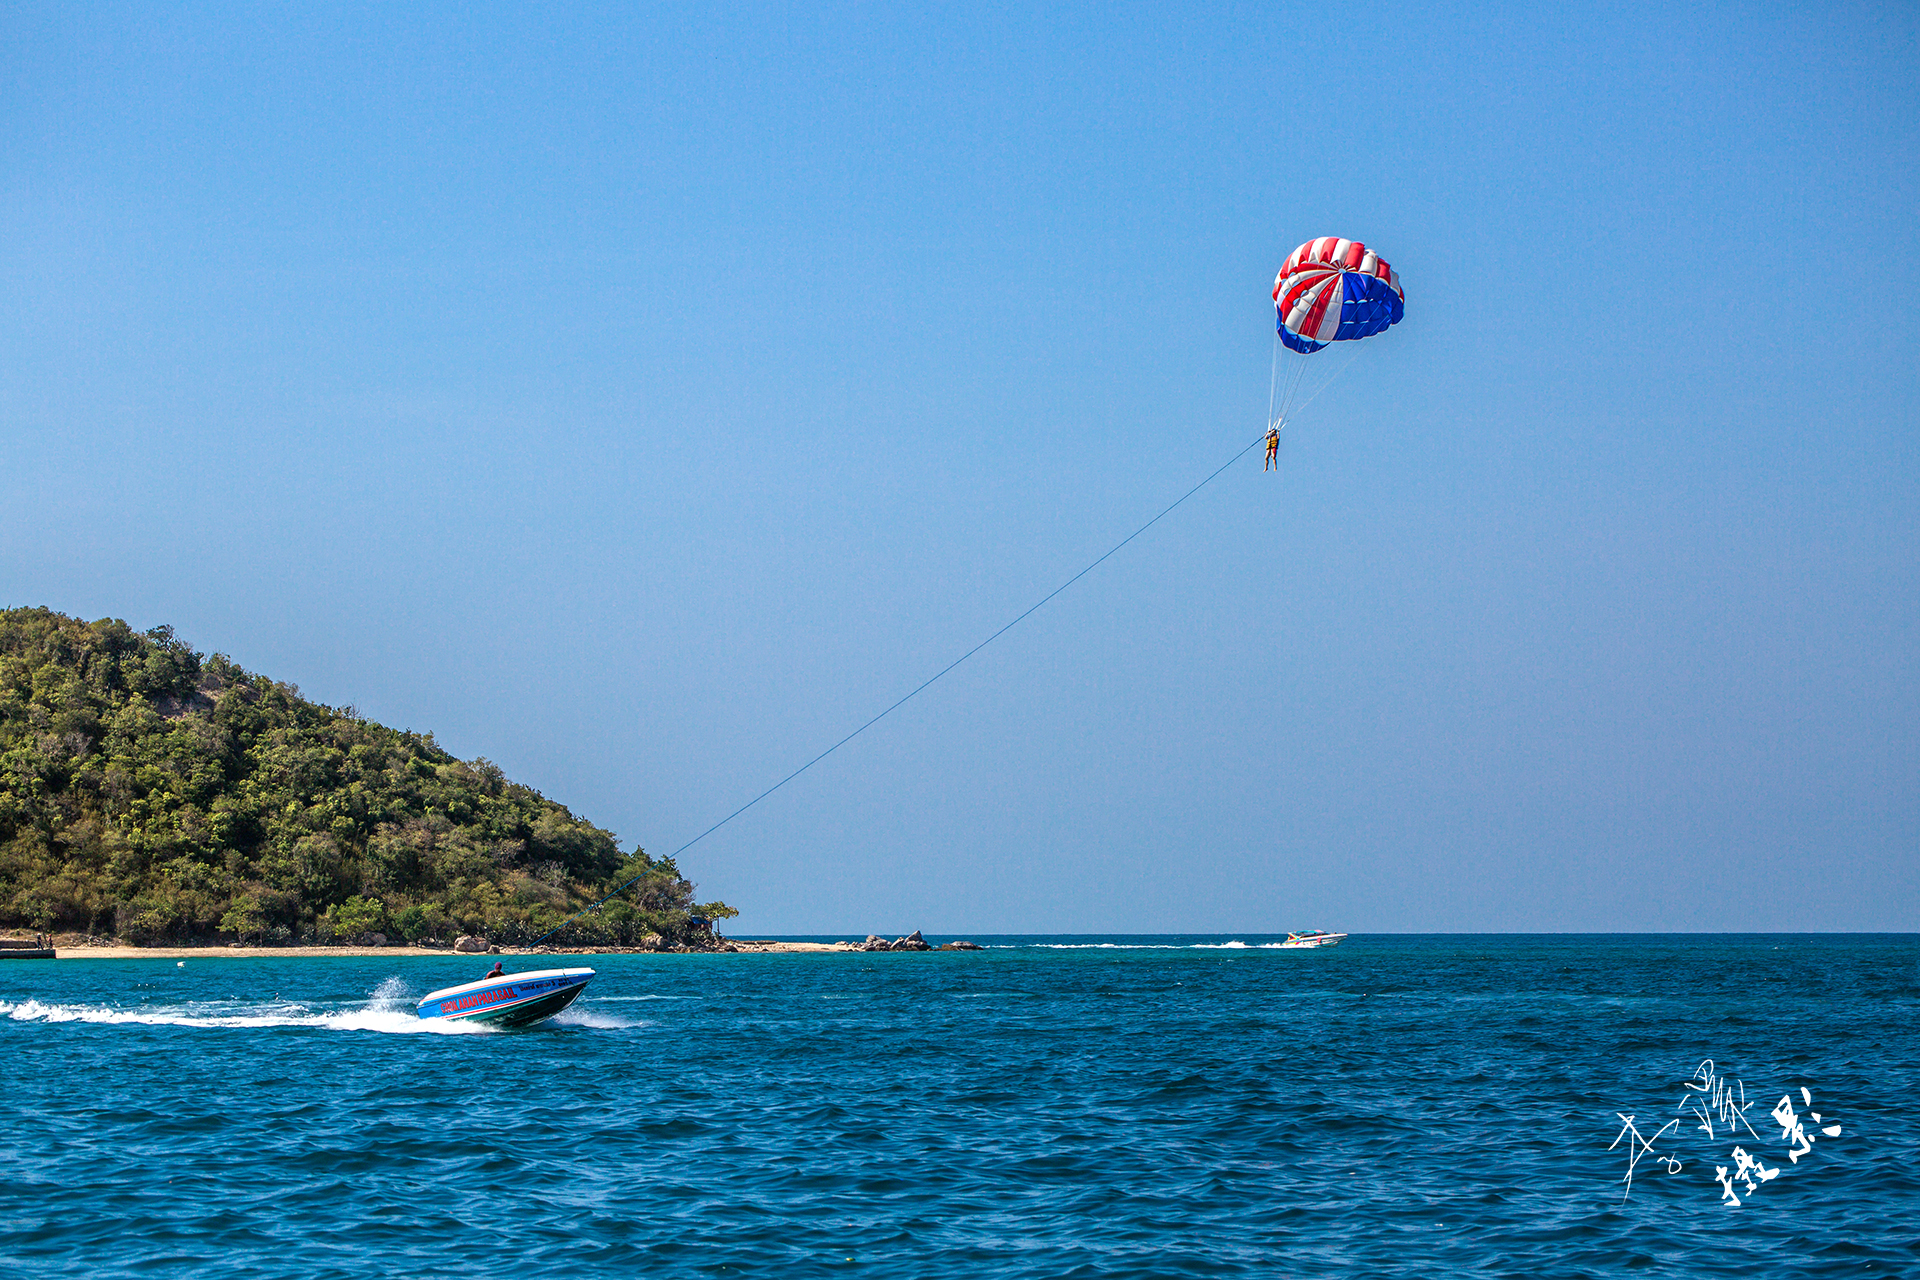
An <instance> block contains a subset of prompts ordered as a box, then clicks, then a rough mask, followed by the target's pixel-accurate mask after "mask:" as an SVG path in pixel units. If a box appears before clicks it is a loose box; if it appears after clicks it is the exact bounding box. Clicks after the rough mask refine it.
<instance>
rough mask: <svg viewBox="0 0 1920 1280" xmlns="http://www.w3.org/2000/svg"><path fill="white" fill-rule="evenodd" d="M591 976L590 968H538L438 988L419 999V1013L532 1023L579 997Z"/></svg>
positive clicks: (507, 1024)
mask: <svg viewBox="0 0 1920 1280" xmlns="http://www.w3.org/2000/svg"><path fill="white" fill-rule="evenodd" d="M592 977H593V970H591V969H536V970H534V971H533V972H531V973H509V974H507V975H505V976H504V977H499V978H482V979H481V980H480V981H478V982H469V983H467V984H465V985H464V986H458V987H448V988H446V989H445V990H443V991H435V992H434V993H433V994H431V995H429V996H427V997H426V998H424V999H423V1000H421V1001H420V1016H421V1017H422V1018H431V1019H435V1020H437V1021H442V1022H484V1023H487V1024H488V1025H489V1026H495V1027H527V1026H532V1025H533V1024H534V1023H536V1022H542V1021H545V1020H546V1019H548V1018H551V1017H552V1016H553V1015H554V1014H556V1013H558V1012H560V1011H561V1010H562V1009H564V1008H566V1007H567V1006H568V1005H570V1004H572V1003H573V1002H574V1001H575V1000H577V999H579V998H580V993H581V992H582V991H585V990H586V989H587V983H588V981H589V980H590V979H591V978H592Z"/></svg>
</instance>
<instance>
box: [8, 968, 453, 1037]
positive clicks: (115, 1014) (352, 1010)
mask: <svg viewBox="0 0 1920 1280" xmlns="http://www.w3.org/2000/svg"><path fill="white" fill-rule="evenodd" d="M406 992H407V985H406V983H404V982H402V981H401V980H400V979H399V978H388V979H387V980H386V981H385V982H382V983H381V984H380V985H379V986H377V987H375V988H374V989H373V991H372V993H371V994H370V995H369V996H368V997H367V1000H366V1002H365V1003H364V1004H360V1005H357V1006H353V1007H349V1008H340V1009H326V1008H315V1007H314V1006H312V1005H307V1004H302V1003H300V1002H298V1001H293V1000H270V1001H265V1002H258V1001H254V1002H249V1001H245V1000H189V1001H186V1002H184V1003H181V1004H149V1005H136V1006H134V1007H132V1008H127V1007H117V1006H114V1005H105V1004H42V1003H41V1002H40V1001H38V1000H35V999H33V998H32V997H29V998H27V999H25V1000H20V1001H8V1000H0V1018H9V1019H11V1020H13V1021H14V1022H42V1023H63V1022H80V1023H93V1024H96V1025H101V1026H141V1027H203V1028H209V1029H216V1030H218V1029H232V1028H252V1027H306V1028H310V1029H314V1030H320V1031H375V1032H382V1033H385V1034H388V1035H475V1034H480V1035H486V1034H490V1032H489V1030H488V1028H487V1027H485V1026H479V1025H474V1024H470V1023H462V1022H439V1021H428V1020H426V1019H424V1018H420V1017H417V1016H415V1014H414V1012H413V1009H412V1007H411V1005H409V1004H408V1003H407V1001H406Z"/></svg>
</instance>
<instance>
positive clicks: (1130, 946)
mask: <svg viewBox="0 0 1920 1280" xmlns="http://www.w3.org/2000/svg"><path fill="white" fill-rule="evenodd" d="M1286 945H1287V944H1286V943H1284V942H1241V941H1239V940H1237V939H1236V940H1234V941H1231V942H1026V943H1014V944H1013V948H1012V949H1018V950H1025V949H1028V948H1032V949H1035V950H1041V951H1273V950H1277V949H1279V948H1283V947H1285V946H1286Z"/></svg>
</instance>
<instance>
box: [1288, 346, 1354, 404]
mask: <svg viewBox="0 0 1920 1280" xmlns="http://www.w3.org/2000/svg"><path fill="white" fill-rule="evenodd" d="M1359 358H1360V344H1359V343H1357V342H1356V343H1354V344H1353V350H1352V351H1350V352H1348V353H1347V358H1346V359H1345V360H1342V361H1341V362H1340V363H1339V364H1337V365H1335V366H1334V369H1333V372H1332V373H1330V374H1328V375H1327V380H1326V381H1325V382H1322V383H1321V384H1320V385H1319V386H1317V387H1315V388H1314V389H1313V394H1312V395H1310V396H1308V397H1307V398H1306V399H1305V400H1302V401H1301V402H1300V403H1299V405H1298V406H1297V407H1296V408H1295V409H1294V410H1293V412H1295V413H1304V412H1305V411H1306V408H1307V406H1308V405H1310V404H1312V403H1313V402H1314V401H1315V400H1318V399H1319V398H1320V393H1321V392H1322V391H1325V390H1326V389H1327V388H1328V387H1330V386H1332V385H1333V384H1334V383H1336V382H1338V381H1340V375H1341V374H1343V373H1345V372H1346V371H1347V366H1348V365H1350V364H1352V363H1353V362H1354V361H1355V360H1358V359H1359Z"/></svg>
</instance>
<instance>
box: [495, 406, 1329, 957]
mask: <svg viewBox="0 0 1920 1280" xmlns="http://www.w3.org/2000/svg"><path fill="white" fill-rule="evenodd" d="M1316 394H1317V393H1316ZM1301 407H1302V408H1305V406H1304V405H1302V406H1301ZM1296 412H1297V411H1296ZM1266 438H1267V437H1266V433H1265V432H1264V431H1263V432H1262V433H1261V434H1260V435H1259V436H1258V437H1256V438H1255V439H1254V440H1253V442H1252V443H1251V444H1248V445H1247V446H1246V447H1245V448H1243V449H1241V450H1240V451H1239V452H1238V453H1236V454H1234V455H1233V456H1232V457H1231V458H1228V459H1227V460H1226V461H1225V462H1223V463H1221V464H1220V465H1219V466H1218V467H1215V468H1214V469H1213V471H1211V472H1210V473H1208V475H1207V478H1206V479H1204V480H1202V481H1201V482H1200V483H1199V484H1196V485H1195V486H1193V488H1191V489H1189V490H1187V491H1186V492H1185V493H1183V494H1181V495H1180V496H1179V497H1177V498H1175V499H1174V500H1173V501H1172V502H1170V503H1168V504H1167V505H1166V506H1165V507H1163V508H1161V510H1160V513H1159V514H1158V515H1156V516H1154V517H1153V519H1151V520H1149V521H1147V522H1146V523H1145V524H1143V525H1141V526H1140V527H1139V528H1138V529H1135V530H1134V531H1133V532H1132V533H1130V534H1128V535H1127V536H1126V537H1124V538H1122V539H1120V541H1118V542H1116V543H1114V544H1113V545H1112V546H1111V547H1109V548H1107V550H1106V552H1105V553H1104V554H1102V555H1101V556H1100V558H1099V559H1098V560H1095V561H1094V562H1093V563H1092V564H1089V565H1088V566H1087V567H1086V568H1084V569H1082V570H1081V571H1080V572H1078V573H1076V574H1074V575H1073V576H1072V577H1071V578H1068V579H1067V580H1066V581H1065V582H1063V583H1061V584H1060V585H1059V586H1057V587H1055V588H1054V589H1053V590H1051V591H1049V592H1047V594H1046V595H1044V596H1041V597H1040V598H1039V599H1038V600H1036V601H1034V602H1033V603H1032V604H1031V605H1029V606H1027V608H1026V609H1024V610H1023V611H1021V613H1020V614H1019V616H1017V617H1015V618H1014V619H1013V621H1011V622H1009V623H1007V624H1006V625H1005V626H1003V627H1001V628H1000V629H999V630H998V631H996V632H994V633H993V634H992V635H990V636H988V637H987V638H986V639H985V640H982V641H981V642H980V643H979V644H976V645H975V646H973V648H971V649H969V650H967V651H966V652H965V653H963V654H961V655H960V656H959V657H957V658H955V659H954V660H953V661H952V662H949V663H948V664H947V665H946V666H944V667H942V668H940V669H939V670H938V671H936V672H934V673H933V674H932V675H930V676H928V677H927V678H926V679H925V680H923V681H921V682H920V683H919V684H917V685H915V686H914V687H913V689H912V690H911V691H910V692H908V693H907V694H905V695H904V696H903V697H901V698H900V699H899V701H897V702H895V703H893V704H892V705H891V706H889V707H888V708H887V709H886V710H884V711H882V712H880V713H879V714H878V715H876V716H874V717H873V718H872V719H870V720H868V721H867V722H866V723H865V724H862V725H861V726H860V727H859V728H858V729H855V730H854V731H853V732H852V733H849V734H848V735H847V736H846V737H844V738H842V739H840V741H838V742H836V743H834V744H833V745H832V746H830V747H828V748H827V749H826V750H825V751H822V752H821V753H820V754H819V755H817V756H815V757H814V758H813V759H811V760H809V761H807V762H806V763H805V764H803V765H801V766H800V767H799V768H798V769H795V770H794V771H793V772H792V773H790V774H788V775H787V776H786V777H784V778H782V779H780V781H778V782H776V783H774V784H773V785H772V786H770V787H768V788H767V789H766V790H765V791H762V792H761V793H760V794H759V795H757V796H755V797H754V798H753V799H751V800H749V801H747V802H746V803H745V804H743V805H741V806H740V807H739V808H738V809H735V810H734V811H733V812H732V813H730V814H728V815H727V816H726V817H724V818H722V819H720V821H718V822H716V823H714V824H713V825H712V826H710V827H708V828H707V829H706V830H705V831H702V832H701V833H700V834H699V835H697V836H695V837H694V838H693V839H691V840H689V841H687V842H686V843H685V844H683V845H681V846H680V847H679V848H678V849H675V850H674V851H673V852H672V853H670V854H668V855H667V861H669V862H671V861H673V860H674V859H676V858H678V857H679V856H680V855H681V854H683V853H685V852H686V851H687V850H689V849H691V848H693V846H695V845H696V844H699V843H700V842H701V841H702V840H705V839H706V838H707V837H708V836H710V835H712V834H713V833H714V832H716V831H718V830H719V829H720V828H722V827H724V826H726V825H727V824H728V823H729V822H732V821H733V820H734V819H735V818H737V817H739V816H740V815H741V814H743V813H745V812H746V811H747V810H749V809H751V808H753V806H755V805H757V804H759V803H760V802H761V801H762V800H765V799H766V798H767V797H768V796H770V795H772V794H773V793H774V792H776V791H778V790H779V789H780V788H782V787H784V786H786V785H787V784H788V783H789V782H792V781H793V780H794V779H795V778H797V777H799V776H800V775H801V774H803V773H805V772H806V771H807V770H809V769H811V768H813V766H815V765H817V764H819V763H820V762H821V761H822V760H825V759H826V758H827V757H828V756H830V755H832V754H833V753H834V752H836V751H838V750H839V749H840V748H842V747H844V746H846V745H847V744H848V743H849V742H852V741H853V740H854V739H855V738H857V737H859V736H860V735H861V734H863V733H865V732H866V731H867V730H869V729H871V728H873V726H875V725H876V724H879V723H880V722H881V721H882V720H885V719H886V718H887V717H888V716H890V715H892V714H893V713H894V712H896V711H898V710H899V709H900V708H901V707H903V706H905V705H906V704H907V703H909V702H911V701H913V699H914V698H915V697H917V696H919V695H920V694H921V693H922V692H924V691H925V690H926V689H927V688H928V687H929V686H930V685H932V684H933V683H934V682H936V681H938V680H939V679H940V678H941V677H942V676H944V675H946V674H947V673H948V672H950V671H952V670H953V669H954V668H955V667H957V666H959V665H960V664H961V663H963V662H965V661H966V660H967V659H968V658H971V657H972V656H973V655H974V654H976V653H978V652H980V651H981V650H982V649H984V648H986V647H987V646H988V645H990V644H992V643H993V642H994V641H995V640H998V639H999V638H1000V637H1001V636H1003V635H1005V634H1007V632H1009V631H1011V630H1013V629H1014V628H1015V627H1017V626H1019V625H1020V624H1021V623H1022V622H1025V621H1026V620H1027V618H1028V617H1029V616H1031V615H1032V614H1034V613H1036V612H1038V611H1039V609H1040V608H1041V606H1043V605H1045V604H1046V603H1047V602H1048V601H1049V600H1052V599H1053V598H1054V597H1055V596H1057V595H1059V594H1060V593H1061V592H1062V591H1065V590H1066V589H1067V588H1068V587H1070V586H1072V585H1073V584H1074V583H1076V582H1078V581H1080V579H1082V578H1084V577H1086V576H1087V575H1088V574H1090V573H1092V572H1093V571H1094V570H1095V569H1098V568H1099V567H1100V566H1101V565H1102V564H1105V563H1106V562H1107V560H1108V559H1110V558H1111V557H1112V556H1113V555H1114V554H1115V553H1116V552H1118V551H1119V550H1120V549H1121V548H1122V547H1124V546H1126V545H1127V544H1128V543H1129V542H1132V541H1133V540H1134V539H1135V538H1137V537H1139V536H1140V535H1141V534H1143V533H1145V532H1146V531H1147V530H1149V529H1151V528H1153V526H1155V525H1156V524H1159V523H1160V521H1161V520H1163V519H1165V518H1166V517H1167V516H1169V515H1171V514H1172V513H1173V510H1174V508H1175V507H1178V506H1179V505H1180V504H1181V503H1183V502H1185V501H1186V500H1187V499H1188V498H1191V497H1192V496H1193V495H1194V494H1196V493H1198V492H1200V491H1201V490H1202V489H1204V488H1206V487H1207V486H1208V485H1209V484H1212V483H1213V481H1214V480H1215V479H1217V478H1218V477H1219V475H1220V473H1221V472H1223V471H1225V470H1226V469H1227V468H1228V467H1231V466H1232V465H1233V464H1234V463H1236V462H1238V461H1240V459H1242V458H1244V457H1246V456H1247V455H1248V454H1249V453H1251V452H1252V451H1253V450H1254V448H1255V447H1256V446H1258V445H1261V444H1264V443H1266ZM651 874H652V872H651V871H643V872H641V873H640V874H639V875H637V876H635V877H633V879H631V880H629V881H627V882H626V883H625V884H623V885H621V886H620V887H619V888H618V889H615V890H614V891H613V892H612V893H609V894H608V895H607V896H606V897H604V898H601V899H600V900H599V901H598V902H595V903H593V904H592V905H591V906H586V907H582V908H581V909H580V910H578V911H576V912H574V913H573V914H572V915H570V916H568V917H567V918H566V919H565V920H562V921H561V922H560V923H559V924H557V925H555V926H554V927H553V928H551V929H549V930H547V931H546V932H545V933H543V934H541V935H540V936H539V937H538V938H535V939H534V940H533V941H532V942H531V943H529V944H528V945H529V947H530V948H531V947H537V946H539V945H540V944H541V943H543V942H545V941H546V940H547V939H548V938H551V937H552V936H553V935H554V934H556V933H558V932H560V931H561V930H562V929H564V928H566V927H567V926H568V925H570V924H572V923H573V922H574V921H575V920H578V919H579V918H580V917H581V916H584V915H588V914H590V913H592V912H595V911H598V910H599V909H600V908H601V907H603V906H605V905H606V904H607V903H609V902H611V901H613V900H614V899H615V898H617V897H619V896H620V895H621V894H623V893H625V892H626V891H627V890H628V889H631V888H632V887H633V886H634V885H636V884H638V883H640V881H642V880H644V879H646V878H647V877H648V876H649V875H651Z"/></svg>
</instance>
